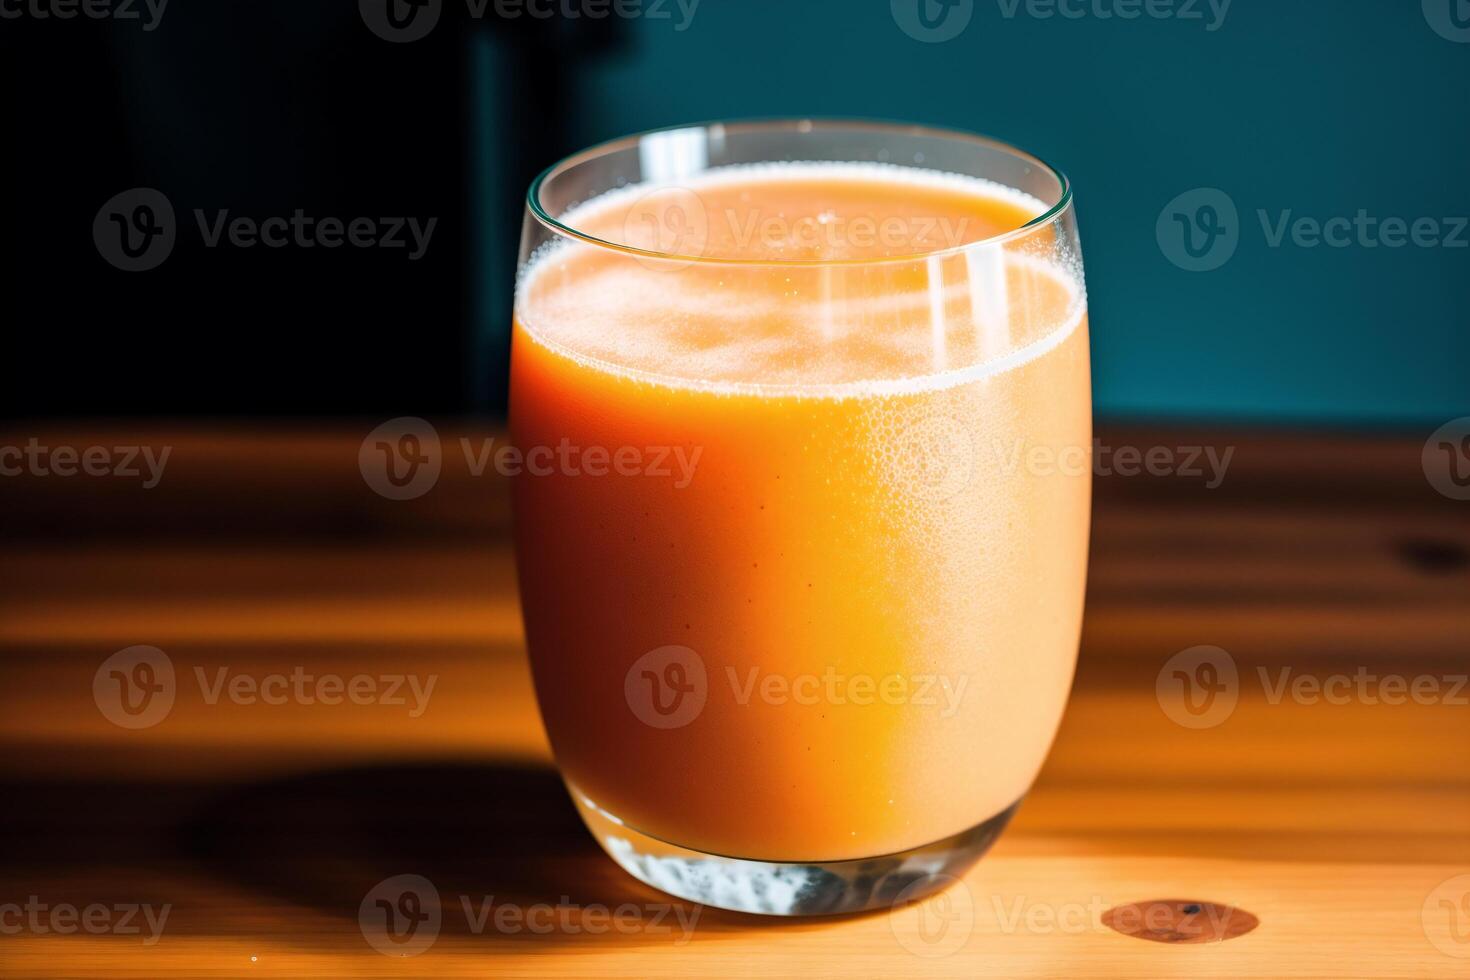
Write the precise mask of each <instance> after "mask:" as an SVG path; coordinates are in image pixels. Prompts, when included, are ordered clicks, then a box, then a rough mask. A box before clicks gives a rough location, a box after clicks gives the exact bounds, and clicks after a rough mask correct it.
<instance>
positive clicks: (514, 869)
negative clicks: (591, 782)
mask: <svg viewBox="0 0 1470 980" xmlns="http://www.w3.org/2000/svg"><path fill="white" fill-rule="evenodd" d="M181 834H182V838H181V841H180V843H181V844H182V846H183V848H184V849H185V851H186V853H187V854H188V856H189V857H190V858H191V859H192V860H193V861H195V862H198V863H199V864H201V865H202V866H203V870H205V871H206V872H207V873H209V874H210V875H212V876H216V877H220V878H224V879H227V880H230V881H232V882H235V883H237V884H239V885H242V886H245V887H247V888H249V889H251V890H254V891H257V892H259V893H262V894H265V895H269V896H272V897H273V898H275V899H276V900H278V901H281V902H284V903H289V904H291V905H296V906H302V905H304V906H308V907H311V908H313V909H316V910H318V911H320V912H323V913H326V914H328V915H332V916H340V917H341V918H343V919H345V920H347V923H351V928H352V929H353V930H356V929H357V928H358V925H359V922H358V917H359V909H360V907H361V906H362V905H363V903H364V900H365V897H366V896H368V895H369V893H370V892H372V893H373V899H372V901H370V902H369V911H367V912H366V913H365V915H366V916H367V917H368V918H369V919H372V920H374V922H376V921H377V918H378V916H379V915H380V913H378V912H375V911H372V909H371V906H372V905H373V904H374V903H376V902H379V901H387V902H388V904H389V906H393V907H394V908H395V909H396V908H397V907H398V903H399V902H400V901H401V900H402V899H403V892H404V888H403V887H402V883H401V882H388V881H387V879H391V878H396V877H397V876H400V875H417V876H421V877H422V878H423V879H427V880H428V882H430V883H432V886H433V889H434V891H435V892H437V894H438V899H439V905H440V908H441V910H442V922H441V925H440V926H439V929H440V932H441V933H443V934H447V935H453V934H465V935H469V934H479V935H481V936H483V937H484V938H485V939H486V941H487V942H505V941H515V940H527V941H532V942H541V943H545V942H566V943H573V942H580V943H584V944H585V943H589V942H596V941H597V939H596V937H598V936H601V937H603V938H604V939H606V940H614V941H617V942H619V943H633V944H640V945H653V944H659V943H663V944H667V943H670V942H679V941H687V940H688V939H689V938H691V935H692V931H691V930H692V929H693V928H697V931H698V932H699V933H708V932H720V931H728V930H736V929H749V928H751V927H752V926H755V925H760V926H766V927H772V926H774V927H779V928H820V927H821V922H822V921H823V920H820V919H816V920H813V919H807V920H789V919H778V918H771V917H766V916H754V915H743V914H739V913H732V912H724V911H721V910H717V909H711V908H701V907H698V906H695V905H693V904H692V903H687V902H679V901H675V900H671V899H670V898H669V897H668V896H667V895H664V894H663V893H662V892H659V891H657V890H655V889H652V888H649V887H648V886H646V885H644V884H642V883H641V882H639V881H637V880H636V879H634V878H632V877H631V876H629V875H628V874H627V873H626V872H624V871H623V870H622V869H621V868H619V867H617V865H615V864H614V863H613V862H612V861H611V860H610V859H609V858H608V857H607V856H606V855H605V854H604V853H603V852H602V850H601V848H599V847H598V846H597V844H596V842H595V841H594V840H593V839H592V837H591V836H590V834H589V833H588V831H587V829H586V827H585V826H584V825H583V824H582V821H581V818H580V817H578V815H577V812H576V810H575V809H574V807H573V805H572V802H571V799H570V798H569V797H568V795H567V791H566V789H565V787H564V786H563V784H562V782H561V779H560V778H559V777H558V776H557V774H556V772H555V771H554V770H552V769H550V768H544V767H532V766H521V765H517V764H513V763H507V764H502V763H464V764H452V763H450V764H445V763H426V764H421V765H413V764H404V765H395V766H383V767H374V768H359V769H348V770H340V771H332V772H324V773H312V774H306V775H301V776H296V777H292V778H288V779H280V780H275V781H271V782H265V783H260V784H256V785H252V786H248V787H242V788H236V789H234V790H232V791H230V792H229V793H227V794H225V795H223V796H219V797H217V798H215V799H214V800H213V801H212V802H211V804H210V805H208V806H207V807H206V808H204V809H203V810H202V811H201V812H199V813H198V815H197V816H196V817H194V818H193V819H192V820H190V821H188V822H187V823H186V824H185V825H184V827H183V828H182V829H181ZM421 898H422V896H414V898H413V899H412V901H413V903H414V904H415V905H418V904H419V903H420V900H421ZM501 905H512V906H516V907H518V910H519V911H516V912H513V914H512V915H511V917H510V918H509V919H508V920H506V921H507V922H509V925H508V926H499V927H498V926H497V924H496V920H495V916H496V911H495V909H496V908H498V907H499V906H501ZM533 906H543V907H544V906H550V907H551V908H550V909H546V908H541V909H538V910H537V912H535V913H533V916H534V917H533V918H531V919H522V918H521V916H522V915H524V914H526V913H527V911H528V910H529V909H530V908H531V907H533ZM420 907H421V906H420ZM413 909H414V905H410V906H405V907H404V909H403V911H404V912H405V913H409V912H412V911H413ZM487 915H488V917H487ZM835 918H836V919H842V918H846V917H845V916H838V917H835ZM828 921H830V920H828ZM344 925H346V923H344ZM375 927H376V926H375Z"/></svg>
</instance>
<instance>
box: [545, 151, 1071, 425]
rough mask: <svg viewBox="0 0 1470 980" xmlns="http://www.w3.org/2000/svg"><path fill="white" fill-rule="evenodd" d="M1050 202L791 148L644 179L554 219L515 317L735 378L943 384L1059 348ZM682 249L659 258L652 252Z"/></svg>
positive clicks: (664, 368) (636, 366)
mask: <svg viewBox="0 0 1470 980" xmlns="http://www.w3.org/2000/svg"><path fill="white" fill-rule="evenodd" d="M1045 209H1046V208H1045V205H1044V204H1043V203H1042V202H1041V201H1039V200H1037V199H1035V198H1032V197H1029V196H1028V195H1025V194H1022V193H1020V192H1018V191H1016V190H1014V189H1011V188H1007V187H1003V186H1001V185H998V184H995V183H992V182H989V181H984V180H980V179H977V178H973V177H965V176H960V175H956V174H945V173H937V172H933V171H925V170H917V169H914V168H907V167H896V166H889V165H883V164H845V163H801V164H797V163H785V164H760V165H748V166H740V167H727V168H720V169H716V170H711V171H708V172H706V173H703V174H700V175H699V176H697V177H695V178H691V179H688V180H685V181H684V182H682V183H681V184H680V185H678V186H674V185H669V184H652V183H650V184H638V185H632V186H629V187H624V188H620V189H618V190H615V191H612V192H609V193H607V194H604V195H602V196H600V197H597V198H594V199H592V200H590V201H587V202H585V203H583V204H581V205H579V206H577V207H575V208H573V209H572V210H571V211H569V212H568V213H567V214H565V215H564V216H562V218H561V219H560V220H561V222H562V223H563V224H564V225H567V226H569V227H573V228H576V229H578V230H579V231H581V232H583V233H584V234H587V235H588V236H590V237H593V238H597V239H599V240H601V241H605V242H612V243H614V244H616V245H621V246H626V247H628V248H629V249H639V250H643V252H639V253H632V252H628V251H619V250H618V249H613V248H606V247H602V246H597V245H592V244H587V243H583V242H573V241H566V240H561V239H558V240H557V241H554V242H552V243H549V244H548V246H547V247H545V248H544V249H543V250H542V251H541V252H540V253H538V254H537V255H535V256H533V258H532V260H531V261H530V262H528V263H527V264H526V267H525V268H524V270H523V272H522V276H521V280H520V283H519V287H518V295H517V317H518V319H519V321H520V324H521V327H522V330H523V332H524V333H525V334H526V335H527V336H528V337H529V338H530V339H532V340H534V341H536V342H537V343H540V344H542V345H544V346H546V347H548V348H549V349H551V350H553V351H555V352H556V353H559V354H561V355H563V356H566V357H569V358H572V359H574V360H576V361H578V362H579V363H581V364H583V365H584V366H588V367H593V368H596V369H598V370H602V371H607V372H611V373H614V374H619V375H624V376H627V377H630V378H636V379H639V380H642V381H647V382H653V383H658V384H666V385H675V386H679V387H695V388H699V389H703V390H713V391H719V392H729V393H741V392H743V393H755V394H762V393H769V394H778V395H802V396H826V397H864V396H868V397H871V396H891V395H896V394H904V393H916V392H921V391H926V390H933V389H935V388H943V387H949V386H953V385H957V384H964V383H967V382H971V381H975V380H978V379H979V378H982V377H985V376H987V375H991V374H995V373H999V372H1002V371H1006V370H1010V369H1012V368H1015V367H1017V366H1019V365H1021V364H1024V363H1026V362H1027V361H1029V360H1032V359H1034V358H1036V357H1038V356H1040V355H1042V354H1044V353H1046V352H1047V351H1049V350H1051V349H1053V348H1055V347H1056V346H1057V345H1059V344H1061V343H1062V342H1063V341H1064V340H1065V339H1066V338H1067V337H1068V336H1069V335H1070V334H1071V333H1072V332H1073V331H1074V330H1075V328H1076V327H1077V325H1078V323H1080V322H1081V320H1082V318H1083V316H1084V314H1085V307H1086V300H1085V295H1084V290H1083V288H1082V286H1081V284H1080V281H1081V276H1080V273H1079V272H1078V271H1077V269H1076V268H1075V267H1074V266H1073V264H1072V263H1070V262H1069V261H1068V260H1066V259H1065V258H1059V257H1058V256H1059V255H1061V256H1064V255H1065V254H1066V253H1065V249H1063V248H1058V247H1057V245H1058V243H1057V241H1056V239H1055V237H1054V229H1053V228H1052V227H1049V226H1041V227H1037V228H1034V229H1030V230H1027V231H1025V232H1021V233H1017V234H1009V233H1012V232H1016V231H1017V229H1019V228H1021V226H1023V225H1025V224H1026V223H1027V222H1028V221H1030V220H1032V219H1033V218H1035V217H1037V216H1038V215H1040V214H1042V213H1043V212H1044V211H1045ZM644 252H657V253H660V254H677V255H679V256H681V258H679V259H665V258H660V257H654V256H650V255H648V254H643V253H644Z"/></svg>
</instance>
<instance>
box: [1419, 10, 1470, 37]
mask: <svg viewBox="0 0 1470 980" xmlns="http://www.w3.org/2000/svg"><path fill="white" fill-rule="evenodd" d="M1423 6H1424V19H1425V20H1426V21H1428V22H1429V26H1430V27H1431V28H1432V29H1433V30H1434V33H1436V34H1438V35H1439V36H1440V37H1442V38H1444V39H1445V40H1446V41H1454V42H1455V43H1456V44H1470V0H1423Z"/></svg>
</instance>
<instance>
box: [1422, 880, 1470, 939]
mask: <svg viewBox="0 0 1470 980" xmlns="http://www.w3.org/2000/svg"><path fill="white" fill-rule="evenodd" d="M1421 917H1422V919H1423V922H1424V935H1425V937H1426V938H1427V939H1428V940H1429V941H1430V942H1431V943H1432V944H1433V945H1434V948H1435V949H1437V950H1439V951H1440V952H1441V953H1443V954H1445V955H1446V956H1453V957H1455V958H1456V959H1461V960H1464V959H1470V874H1466V875H1455V876H1454V877H1453V878H1447V879H1445V880H1444V881H1442V882H1440V883H1439V884H1438V885H1437V886H1435V889H1434V891H1432V892H1430V893H1429V894H1428V895H1427V896H1426V897H1425V899H1424V908H1423V909H1422V911H1421Z"/></svg>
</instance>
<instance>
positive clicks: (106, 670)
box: [92, 646, 177, 729]
mask: <svg viewBox="0 0 1470 980" xmlns="http://www.w3.org/2000/svg"><path fill="white" fill-rule="evenodd" d="M176 692H177V687H176V686H175V684H174V665H173V661H171V660H169V658H168V655H167V654H166V653H164V652H163V651H162V650H160V649H158V647H150V646H134V647H128V648H126V649H124V650H119V651H118V652H117V653H114V654H113V655H112V656H110V657H108V658H107V659H106V660H104V661H102V666H100V667H98V668H97V673H95V674H93V675H92V700H93V701H94V702H96V704H97V710H98V711H100V712H102V717H104V718H106V719H107V720H108V721H110V722H112V723H113V724H114V725H116V726H117V727H119V728H132V729H138V728H152V727H153V726H154V725H156V724H158V723H159V722H160V721H163V719H165V718H167V717H168V713H169V712H170V711H172V710H173V707H174V695H175V693H176Z"/></svg>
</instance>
